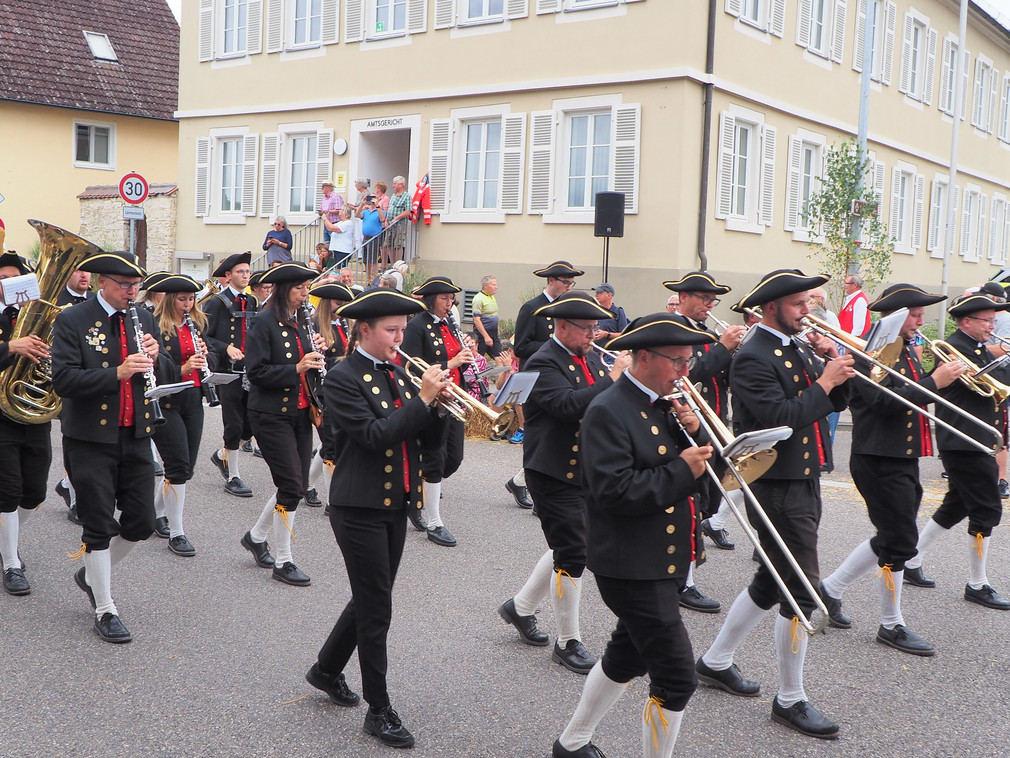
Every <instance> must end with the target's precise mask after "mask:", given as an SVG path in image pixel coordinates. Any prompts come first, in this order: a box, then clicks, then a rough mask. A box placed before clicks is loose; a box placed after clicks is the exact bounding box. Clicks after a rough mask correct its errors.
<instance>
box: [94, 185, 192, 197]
mask: <svg viewBox="0 0 1010 758" xmlns="http://www.w3.org/2000/svg"><path fill="white" fill-rule="evenodd" d="M178 191H179V185H178V184H152V185H150V186H149V188H148V196H149V197H155V196H157V195H174V194H175V193H176V192H178ZM110 197H119V185H118V184H89V185H88V186H87V187H85V188H84V192H82V193H81V194H79V195H78V196H77V199H78V200H99V199H106V198H110Z"/></svg>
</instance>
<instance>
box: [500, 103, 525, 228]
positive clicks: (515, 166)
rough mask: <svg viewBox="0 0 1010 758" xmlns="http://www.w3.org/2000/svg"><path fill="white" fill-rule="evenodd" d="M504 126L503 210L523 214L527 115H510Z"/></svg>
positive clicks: (501, 194)
mask: <svg viewBox="0 0 1010 758" xmlns="http://www.w3.org/2000/svg"><path fill="white" fill-rule="evenodd" d="M502 120H503V122H504V123H503V124H502V168H501V192H500V193H499V197H500V198H501V209H502V211H504V212H505V213H522V212H523V156H525V155H526V114H525V113H510V114H509V115H507V116H505V117H504V118H503V119H502Z"/></svg>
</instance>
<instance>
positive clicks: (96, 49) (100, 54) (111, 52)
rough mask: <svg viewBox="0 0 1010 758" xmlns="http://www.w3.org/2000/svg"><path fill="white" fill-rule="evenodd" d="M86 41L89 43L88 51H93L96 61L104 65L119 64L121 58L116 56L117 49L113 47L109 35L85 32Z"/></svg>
mask: <svg viewBox="0 0 1010 758" xmlns="http://www.w3.org/2000/svg"><path fill="white" fill-rule="evenodd" d="M83 33H84V41H85V42H87V43H88V49H89V50H90V51H91V55H92V57H93V58H94V59H95V60H96V61H102V62H104V63H119V56H118V55H117V54H116V48H115V47H113V45H112V40H110V39H109V35H108V34H103V33H102V32H90V31H88V30H87V29H85V30H83Z"/></svg>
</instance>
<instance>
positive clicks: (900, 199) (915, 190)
mask: <svg viewBox="0 0 1010 758" xmlns="http://www.w3.org/2000/svg"><path fill="white" fill-rule="evenodd" d="M925 192H926V177H924V176H923V175H922V174H917V173H916V172H915V166H913V165H912V164H910V163H906V162H905V161H898V164H897V165H896V166H895V167H894V168H892V169H891V214H890V221H889V223H888V231H889V232H890V235H891V238H892V239H893V240H894V252H896V253H906V254H908V255H912V254H914V253H915V251H916V250H918V249H919V248H920V247H922V213H923V201H924V199H925Z"/></svg>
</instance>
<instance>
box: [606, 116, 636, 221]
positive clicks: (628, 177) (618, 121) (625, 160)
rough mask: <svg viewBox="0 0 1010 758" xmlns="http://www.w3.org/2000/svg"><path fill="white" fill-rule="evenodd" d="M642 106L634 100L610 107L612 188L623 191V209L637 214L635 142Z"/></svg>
mask: <svg viewBox="0 0 1010 758" xmlns="http://www.w3.org/2000/svg"><path fill="white" fill-rule="evenodd" d="M641 134H642V106H641V105H640V104H638V103H635V104H633V105H632V104H628V105H619V106H616V107H615V108H614V169H613V173H612V174H611V175H612V176H613V177H614V191H615V192H623V193H624V212H625V213H638V166H639V145H640V144H641Z"/></svg>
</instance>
